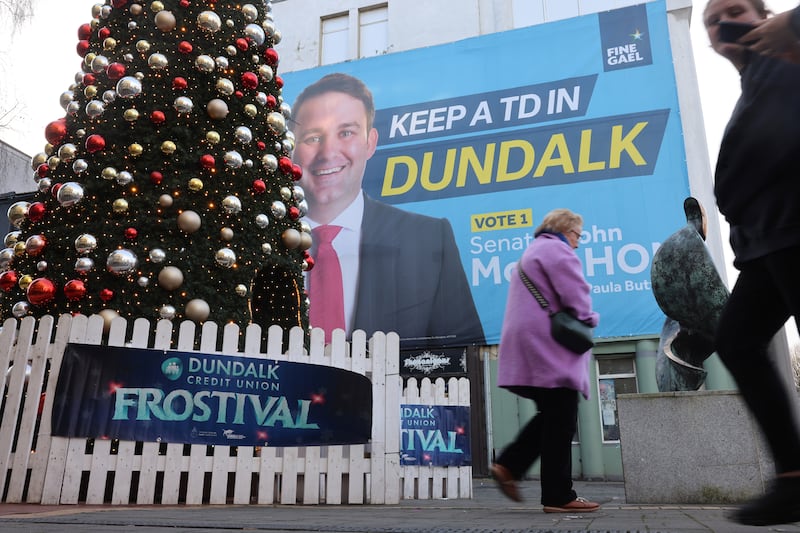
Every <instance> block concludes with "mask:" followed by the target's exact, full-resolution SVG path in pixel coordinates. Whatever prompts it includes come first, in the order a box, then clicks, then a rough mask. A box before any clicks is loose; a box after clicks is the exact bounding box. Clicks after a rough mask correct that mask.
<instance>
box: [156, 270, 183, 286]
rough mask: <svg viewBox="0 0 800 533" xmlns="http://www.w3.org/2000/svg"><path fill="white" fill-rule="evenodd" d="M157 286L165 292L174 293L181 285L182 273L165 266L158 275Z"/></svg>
mask: <svg viewBox="0 0 800 533" xmlns="http://www.w3.org/2000/svg"><path fill="white" fill-rule="evenodd" d="M158 285H159V287H162V288H163V289H164V290H167V291H174V290H175V289H177V288H178V287H180V286H181V285H183V272H181V269H180V268H178V267H174V266H166V267H164V268H162V269H161V272H159V273H158Z"/></svg>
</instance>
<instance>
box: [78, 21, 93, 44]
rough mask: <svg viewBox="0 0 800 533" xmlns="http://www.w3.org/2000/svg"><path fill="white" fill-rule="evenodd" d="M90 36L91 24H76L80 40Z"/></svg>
mask: <svg viewBox="0 0 800 533" xmlns="http://www.w3.org/2000/svg"><path fill="white" fill-rule="evenodd" d="M91 36H92V26H91V24H81V25H80V26H78V39H80V40H81V41H88V40H89V37H91Z"/></svg>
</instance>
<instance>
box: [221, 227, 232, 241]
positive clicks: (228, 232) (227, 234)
mask: <svg viewBox="0 0 800 533" xmlns="http://www.w3.org/2000/svg"><path fill="white" fill-rule="evenodd" d="M233 235H234V234H233V230H232V229H231V228H222V229H221V230H219V238H220V239H222V240H223V241H232V240H233Z"/></svg>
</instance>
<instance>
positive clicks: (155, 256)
mask: <svg viewBox="0 0 800 533" xmlns="http://www.w3.org/2000/svg"><path fill="white" fill-rule="evenodd" d="M149 257H150V261H152V262H153V263H156V264H159V263H163V262H164V260H165V259H166V258H167V254H166V252H164V250H162V249H161V248H153V249H152V250H150V255H149Z"/></svg>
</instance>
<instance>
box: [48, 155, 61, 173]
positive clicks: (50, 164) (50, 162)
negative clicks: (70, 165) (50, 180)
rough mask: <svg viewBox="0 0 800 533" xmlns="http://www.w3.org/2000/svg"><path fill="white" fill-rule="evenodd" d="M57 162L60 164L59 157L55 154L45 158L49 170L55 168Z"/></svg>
mask: <svg viewBox="0 0 800 533" xmlns="http://www.w3.org/2000/svg"><path fill="white" fill-rule="evenodd" d="M59 164H61V159H59V158H58V156H55V155H54V156H51V157H50V158H49V159H48V160H47V166H48V167H50V170H53V169H54V168H56V167H57V166H58V165H59Z"/></svg>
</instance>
